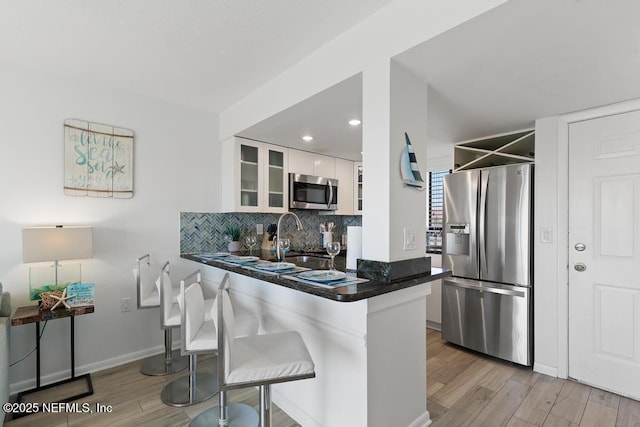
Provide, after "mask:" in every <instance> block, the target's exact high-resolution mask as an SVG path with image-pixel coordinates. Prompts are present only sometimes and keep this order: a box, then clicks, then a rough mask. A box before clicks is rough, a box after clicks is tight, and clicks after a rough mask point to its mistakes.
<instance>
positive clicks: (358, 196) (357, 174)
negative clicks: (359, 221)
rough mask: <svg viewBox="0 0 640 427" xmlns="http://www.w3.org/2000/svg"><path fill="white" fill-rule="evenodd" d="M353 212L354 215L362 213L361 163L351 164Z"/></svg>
mask: <svg viewBox="0 0 640 427" xmlns="http://www.w3.org/2000/svg"><path fill="white" fill-rule="evenodd" d="M353 198H354V205H353V212H354V213H355V214H361V213H362V163H361V162H355V163H354V164H353Z"/></svg>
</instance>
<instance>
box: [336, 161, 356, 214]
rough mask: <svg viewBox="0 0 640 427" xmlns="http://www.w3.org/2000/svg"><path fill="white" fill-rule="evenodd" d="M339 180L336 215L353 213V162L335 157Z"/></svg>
mask: <svg viewBox="0 0 640 427" xmlns="http://www.w3.org/2000/svg"><path fill="white" fill-rule="evenodd" d="M335 163H336V174H335V175H336V179H337V180H338V209H337V210H336V211H335V214H336V215H353V205H354V203H353V189H354V187H353V162H351V161H349V160H343V159H335Z"/></svg>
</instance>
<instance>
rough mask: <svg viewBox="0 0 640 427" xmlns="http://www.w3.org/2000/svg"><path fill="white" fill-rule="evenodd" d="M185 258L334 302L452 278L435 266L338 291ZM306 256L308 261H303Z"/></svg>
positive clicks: (325, 264)
mask: <svg viewBox="0 0 640 427" xmlns="http://www.w3.org/2000/svg"><path fill="white" fill-rule="evenodd" d="M253 254H254V255H257V256H260V258H261V259H264V260H273V254H271V253H269V252H268V251H262V252H260V251H254V253H253ZM239 255H248V253H239ZM181 257H182V258H184V259H188V260H191V261H195V262H197V263H200V264H206V265H210V266H212V267H217V268H220V269H223V270H227V271H232V272H234V273H238V274H242V275H244V276H248V277H253V278H255V279H259V280H263V281H265V282H269V283H273V284H276V285H280V286H285V287H287V288H291V289H295V290H297V291H300V292H304V293H307V294H311V295H316V296H319V297H322V298H327V299H331V300H334V301H341V302H353V301H359V300H362V299H366V298H371V297H375V296H378V295H382V294H386V293H389V292H394V291H398V290H400V289H405V288H410V287H412V286H417V285H420V284H422V283H426V282H431V281H433V280H438V279H441V278H444V277H448V276H450V275H451V272H450V271H449V270H444V269H442V268H436V267H431V273H430V274H420V275H416V276H412V277H407V278H402V279H399V280H395V281H392V282H379V281H374V280H370V281H368V282H365V283H358V284H352V285H346V286H340V287H335V288H326V287H321V286H314V285H309V284H306V283H301V282H298V281H295V280H291V279H287V278H285V277H282V276H276V275H270V274H265V273H260V272H257V271H254V270H248V269H246V268H243V267H241V266H237V267H236V266H232V265H229V264H225V263H222V262H218V261H216V260H211V259H206V260H204V259H202V258H200V257H198V256H197V254H182V255H181ZM302 257H304V258H302ZM286 260H287V261H290V262H295V263H296V265H298V266H300V267H307V268H311V269H314V270H317V269H328V268H329V260H328V258H327V257H326V256H325V257H323V256H321V255H318V254H294V253H291V254H287V257H286ZM345 262H346V259H345V257H343V256H342V257H341V256H338V257H336V258H335V267H336V269H337V270H341V271H345Z"/></svg>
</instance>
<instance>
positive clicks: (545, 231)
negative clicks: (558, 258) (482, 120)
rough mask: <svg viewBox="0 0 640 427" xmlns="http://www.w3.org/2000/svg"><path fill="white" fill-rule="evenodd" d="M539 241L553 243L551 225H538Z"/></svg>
mask: <svg viewBox="0 0 640 427" xmlns="http://www.w3.org/2000/svg"><path fill="white" fill-rule="evenodd" d="M540 242H541V243H553V227H540Z"/></svg>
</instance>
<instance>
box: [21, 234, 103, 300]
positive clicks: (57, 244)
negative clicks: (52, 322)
mask: <svg viewBox="0 0 640 427" xmlns="http://www.w3.org/2000/svg"><path fill="white" fill-rule="evenodd" d="M92 257H93V235H92V227H91V226H67V225H65V226H62V225H56V226H47V227H25V228H23V229H22V259H23V261H24V262H25V263H30V262H42V261H53V262H54V264H53V267H54V279H53V284H52V285H53V286H50V287H43V288H41V289H38V292H36V293H37V295H35V294H34V292H33V290H31V292H30V294H31V295H30V297H31V299H32V300H35V299H39V294H40V292H42V291H46V290H53V289H55V288H57V287H58V286H59V285H60V284H61V283H60V282H59V268H60V263H59V262H60V261H62V260H69V259H84V258H92ZM78 271H79V270H78ZM77 281H80V277H79V273H78V277H77ZM30 282H31V279H30ZM34 296H35V298H34Z"/></svg>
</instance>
